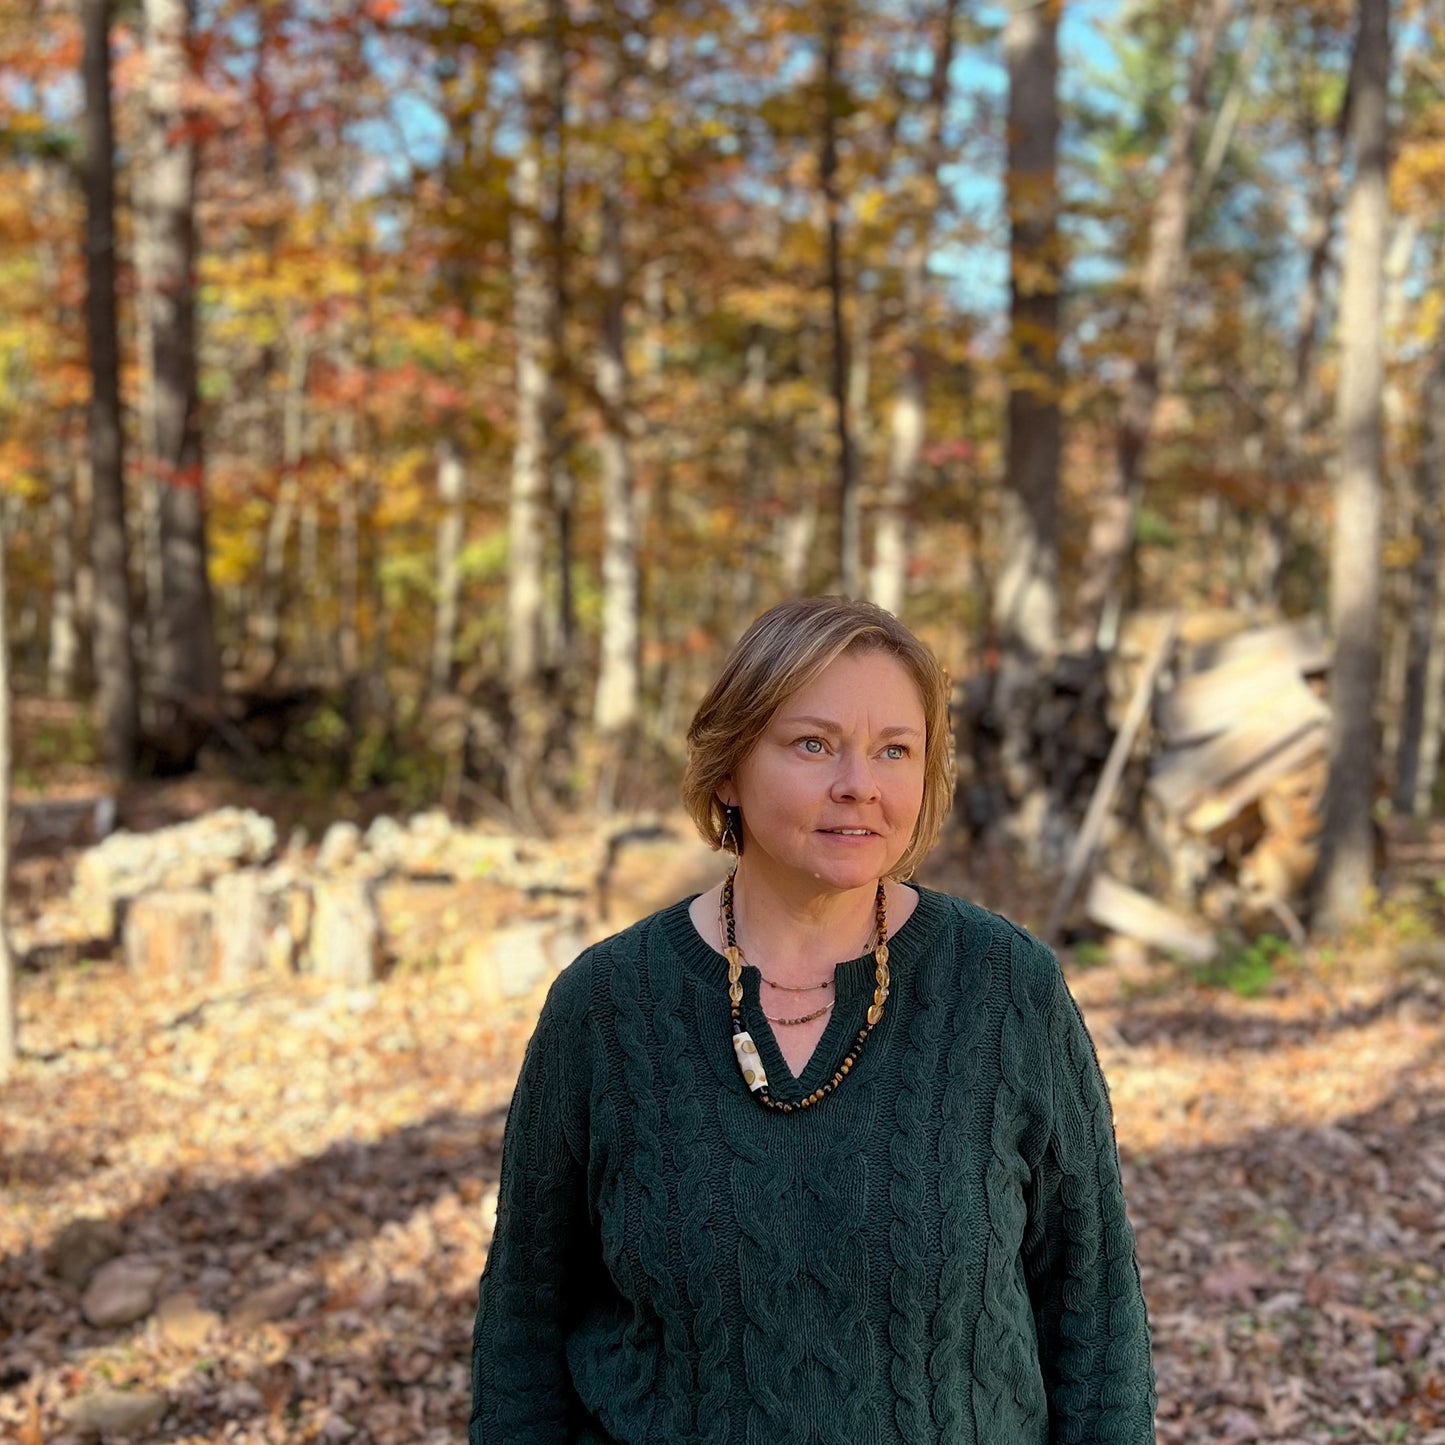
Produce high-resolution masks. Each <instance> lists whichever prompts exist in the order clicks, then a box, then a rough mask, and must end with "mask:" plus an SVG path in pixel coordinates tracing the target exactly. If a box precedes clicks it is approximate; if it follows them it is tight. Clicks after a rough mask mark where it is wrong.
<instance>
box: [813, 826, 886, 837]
mask: <svg viewBox="0 0 1445 1445" xmlns="http://www.w3.org/2000/svg"><path fill="white" fill-rule="evenodd" d="M818 831H819V832H820V833H832V834H833V835H834V836H836V837H839V838H874V837H877V834H876V833H874V831H873V830H872V829H871V828H819V829H818Z"/></svg>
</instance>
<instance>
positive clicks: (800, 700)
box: [776, 651, 925, 732]
mask: <svg viewBox="0 0 1445 1445" xmlns="http://www.w3.org/2000/svg"><path fill="white" fill-rule="evenodd" d="M799 714H807V715H810V716H812V717H813V718H815V719H817V720H822V721H829V722H838V723H840V724H843V723H848V724H851V725H854V726H856V725H860V724H863V725H867V726H869V727H872V728H874V729H878V730H881V729H884V728H889V727H910V728H915V729H917V730H918V731H919V732H922V730H923V726H924V722H925V718H924V710H923V698H922V696H921V695H920V693H919V690H918V684H917V682H915V681H914V678H913V674H912V673H911V672H910V671H909V670H908V668H907V666H906V665H905V664H904V663H903V662H902V661H900V660H899V659H898V658H897V657H894V656H893V655H892V654H891V653H887V652H879V651H869V652H856V653H854V652H845V653H844V654H843V655H842V656H841V657H837V658H834V660H833V661H832V662H830V663H829V664H828V666H827V667H825V668H824V669H823V670H822V672H820V673H819V674H818V676H817V677H815V678H814V679H813V680H812V681H811V682H807V683H804V684H803V686H801V687H799V688H798V689H797V690H796V691H794V692H792V693H791V694H789V696H788V697H786V698H785V699H784V700H783V702H782V705H781V706H780V707H779V708H778V711H777V714H776V718H777V719H778V720H779V721H783V720H786V719H788V718H790V717H795V716H797V715H799Z"/></svg>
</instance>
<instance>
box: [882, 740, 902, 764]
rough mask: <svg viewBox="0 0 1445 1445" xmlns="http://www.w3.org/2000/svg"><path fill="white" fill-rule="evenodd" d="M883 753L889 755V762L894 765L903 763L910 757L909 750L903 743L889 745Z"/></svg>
mask: <svg viewBox="0 0 1445 1445" xmlns="http://www.w3.org/2000/svg"><path fill="white" fill-rule="evenodd" d="M883 751H884V752H885V753H887V754H888V760H889V761H890V762H894V763H901V762H902V761H903V759H904V758H906V757H907V756H908V749H907V748H905V747H904V746H903V744H902V743H889V744H888V746H887V747H886V748H884V749H883Z"/></svg>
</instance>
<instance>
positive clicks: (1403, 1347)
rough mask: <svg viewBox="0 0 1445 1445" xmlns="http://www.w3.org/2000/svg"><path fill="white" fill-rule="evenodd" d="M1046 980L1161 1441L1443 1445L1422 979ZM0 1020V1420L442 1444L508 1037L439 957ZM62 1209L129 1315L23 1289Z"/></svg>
mask: <svg viewBox="0 0 1445 1445" xmlns="http://www.w3.org/2000/svg"><path fill="white" fill-rule="evenodd" d="M1074 982H1075V986H1076V991H1077V992H1078V994H1079V997H1080V1000H1081V1002H1082V1003H1083V1005H1084V1007H1085V1010H1086V1012H1087V1014H1088V1017H1089V1021H1090V1025H1091V1027H1092V1029H1093V1030H1094V1032H1095V1035H1096V1037H1097V1039H1098V1041H1099V1045H1100V1052H1101V1056H1102V1058H1103V1061H1104V1065H1105V1069H1106V1072H1107V1073H1108V1076H1109V1079H1110V1082H1111V1085H1112V1090H1113V1098H1114V1104H1115V1110H1116V1114H1117V1118H1118V1129H1119V1139H1120V1144H1121V1146H1122V1149H1123V1153H1124V1158H1125V1167H1126V1175H1127V1185H1128V1190H1129V1200H1130V1209H1131V1214H1132V1216H1133V1218H1134V1222H1135V1226H1136V1229H1137V1231H1138V1236H1139V1245H1140V1256H1141V1268H1142V1271H1143V1275H1144V1282H1145V1289H1146V1293H1147V1296H1148V1299H1149V1304H1150V1308H1151V1314H1152V1318H1153V1322H1154V1329H1155V1342H1156V1357H1157V1358H1156V1362H1157V1369H1158V1375H1159V1387H1160V1414H1159V1433H1160V1439H1161V1441H1163V1442H1166V1445H1183V1442H1189V1445H1203V1442H1206V1441H1207V1442H1221V1441H1266V1442H1286V1441H1288V1442H1314V1441H1319V1442H1327V1441H1331V1442H1333V1441H1411V1442H1420V1445H1441V1442H1445V987H1442V985H1441V984H1440V982H1439V980H1436V979H1432V978H1428V977H1415V976H1410V975H1404V974H1400V973H1398V972H1393V971H1391V970H1390V969H1388V968H1379V969H1376V970H1375V971H1374V973H1373V975H1372V976H1370V977H1363V978H1362V977H1354V978H1351V979H1348V980H1344V981H1342V980H1340V979H1339V978H1337V977H1336V978H1333V979H1332V980H1330V981H1328V982H1320V981H1318V979H1317V976H1316V973H1314V972H1311V971H1310V970H1308V969H1305V968H1300V969H1298V970H1297V971H1296V972H1295V973H1294V974H1293V975H1291V976H1289V977H1287V978H1285V979H1284V980H1283V981H1282V987H1281V988H1280V989H1279V990H1278V991H1277V993H1276V995H1275V996H1271V997H1268V998H1265V999H1259V1000H1249V1001H1246V1000H1241V999H1237V998H1234V997H1233V996H1232V995H1230V994H1228V993H1225V992H1222V991H1219V990H1206V989H1203V988H1201V987H1199V986H1197V985H1195V984H1191V983H1187V982H1177V981H1176V982H1174V983H1173V984H1171V985H1170V986H1169V987H1168V988H1167V989H1159V988H1150V989H1144V990H1140V989H1139V988H1138V987H1137V980H1133V981H1131V980H1129V979H1126V978H1124V977H1123V976H1121V975H1120V974H1119V973H1117V972H1111V971H1109V970H1108V969H1100V970H1091V971H1088V972H1083V973H1080V974H1078V975H1077V976H1076V977H1075V979H1074ZM22 1028H23V1033H24V1041H25V1046H26V1055H25V1058H24V1059H23V1061H22V1064H21V1066H20V1068H19V1070H18V1072H17V1074H16V1075H15V1077H14V1079H13V1080H12V1082H11V1083H10V1084H9V1085H8V1086H7V1087H6V1089H5V1092H4V1094H3V1096H0V1098H3V1116H0V1128H3V1137H0V1144H3V1149H0V1160H3V1162H0V1183H3V1186H4V1203H5V1208H4V1210H3V1211H0V1298H3V1300H4V1311H3V1315H0V1435H3V1436H5V1437H7V1438H11V1437H13V1438H14V1439H16V1440H17V1441H20V1442H22V1445H39V1442H42V1441H49V1442H55V1441H59V1440H65V1439H75V1438H79V1437H80V1435H82V1434H83V1433H84V1432H85V1430H87V1429H90V1428H92V1427H91V1426H90V1425H88V1424H87V1423H86V1420H85V1419H84V1418H82V1417H81V1416H80V1415H77V1412H76V1402H77V1401H89V1402H90V1403H89V1406H88V1408H91V1409H93V1410H96V1411H103V1410H104V1409H107V1408H125V1407H127V1405H128V1406H129V1408H130V1413H131V1415H132V1416H133V1417H134V1419H135V1420H138V1421H139V1422H140V1423H139V1424H133V1425H128V1426H125V1427H124V1428H126V1429H131V1430H133V1431H134V1432H135V1433H134V1434H133V1436H132V1438H135V1439H151V1440H165V1441H171V1442H178V1445H179V1442H196V1445H199V1442H202V1441H206V1442H210V1441H232V1442H238V1445H240V1442H256V1445H261V1442H266V1445H301V1442H313V1441H318V1442H341V1441H347V1440H351V1441H356V1442H371V1441H375V1442H378V1445H392V1442H398V1445H399V1442H421V1445H431V1442H436V1445H440V1442H441V1441H443V1440H445V1441H448V1442H455V1441H457V1440H459V1439H460V1438H462V1435H463V1433H464V1428H465V1417H466V1412H467V1408H468V1401H469V1382H468V1377H467V1350H468V1334H469V1329H470V1324H471V1314H472V1308H473V1304H474V1299H475V1287H476V1279H477V1276H478V1274H479V1272H480V1270H481V1267H482V1264H483V1262H484V1260H485V1251H486V1246H487V1240H488V1234H489V1228H490V1209H491V1207H492V1206H493V1205H494V1201H495V1194H494V1189H495V1181H496V1170H497V1151H498V1145H499V1141H500V1135H501V1130H502V1127H503V1122H504V1118H505V1109H506V1104H507V1099H508V1095H509V1092H510V1086H511V1079H512V1075H513V1071H514V1069H515V1066H516V1063H517V1060H518V1058H519V1057H520V1047H521V1044H522V1043H523V1042H524V1039H525V1034H526V1032H527V1028H528V1022H527V1021H526V1020H517V1019H507V1020H502V1021H498V1020H496V1019H488V1018H486V1017H484V1016H481V1014H480V1012H479V1010H478V1009H477V1007H476V1005H475V1003H474V1001H473V999H472V997H471V995H470V994H469V993H468V991H467V989H466V985H465V982H464V979H463V978H462V976H461V974H460V973H459V972H458V971H455V970H451V969H444V968H433V969H430V970H427V971H407V970H403V971H400V972H398V973H397V974H395V975H393V976H392V977H391V978H390V979H388V980H387V981H386V982H385V983H383V984H380V985H378V986H376V987H373V988H367V989H346V988H337V987H336V986H334V985H331V986H328V985H325V984H323V983H320V982H318V981H315V980H308V979H295V978H288V979H280V978H277V979H267V980H260V981H257V982H255V983H254V984H252V985H251V986H248V987H246V988H244V989H240V990H233V991H231V992H219V991H214V990H212V991H207V990H205V989H198V988H196V987H193V986H182V985H179V984H177V985H175V986H173V987H152V988H148V990H147V991H145V992H138V991H137V989H136V987H135V986H134V984H133V982H132V980H130V979H129V978H128V977H127V976H126V975H125V973H124V972H123V971H122V970H121V969H120V968H119V967H116V966H112V965H92V966H87V967H82V968H77V967H71V968H68V969H54V970H52V971H51V972H49V973H47V974H44V975H39V976H35V977H32V978H28V979H27V980H26V981H25V986H24V989H23V993H22ZM86 1216H99V1217H104V1218H105V1219H108V1220H110V1221H113V1222H114V1224H115V1225H116V1226H117V1227H118V1234H117V1236H116V1242H115V1245H114V1246H112V1247H115V1248H119V1249H120V1250H121V1251H122V1252H123V1254H124V1255H126V1256H138V1257H141V1258H143V1259H144V1260H146V1261H149V1262H150V1263H152V1264H154V1265H158V1266H159V1267H160V1271H161V1278H160V1280H159V1283H158V1285H157V1287H156V1295H157V1307H156V1308H155V1309H154V1310H153V1311H152V1312H151V1313H150V1314H149V1315H147V1316H146V1317H145V1318H144V1319H142V1320H141V1321H139V1322H137V1323H135V1324H131V1325H127V1326H123V1327H118V1328H117V1327H111V1328H98V1327H96V1326H93V1325H91V1324H89V1323H87V1320H86V1316H85V1314H84V1313H83V1312H82V1307H81V1301H82V1295H83V1291H82V1289H81V1288H80V1287H79V1286H78V1285H77V1284H74V1283H66V1282H65V1281H64V1280H63V1279H62V1278H60V1277H59V1276H58V1275H57V1273H56V1272H55V1267H54V1259H53V1254H52V1251H53V1250H54V1248H55V1246H56V1242H57V1240H58V1238H59V1237H60V1235H61V1232H62V1230H64V1229H65V1227H66V1226H67V1225H69V1224H71V1223H72V1222H73V1221H75V1220H76V1219H79V1218H84V1217H86ZM122 1273H123V1271H122ZM117 1392H118V1393H119V1394H120V1395H122V1396H131V1397H135V1398H133V1399H131V1400H130V1401H126V1400H124V1399H122V1400H121V1401H120V1402H119V1406H117V1401H116V1400H115V1398H114V1396H115V1395H116V1393H117ZM157 1396H159V1397H162V1399H163V1401H164V1402H165V1413H164V1415H163V1417H162V1418H160V1419H158V1420H157V1419H156V1418H155V1417H154V1409H155V1408H158V1405H157V1404H156V1399H155V1397H157ZM148 1410H149V1411H150V1413H149V1414H147V1411H148Z"/></svg>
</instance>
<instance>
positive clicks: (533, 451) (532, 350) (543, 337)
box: [507, 36, 551, 692]
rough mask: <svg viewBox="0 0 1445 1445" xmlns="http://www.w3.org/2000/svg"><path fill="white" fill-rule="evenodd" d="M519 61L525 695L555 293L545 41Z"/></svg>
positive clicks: (532, 670) (538, 593) (541, 592)
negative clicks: (548, 247) (548, 210)
mask: <svg viewBox="0 0 1445 1445" xmlns="http://www.w3.org/2000/svg"><path fill="white" fill-rule="evenodd" d="M517 62H518V71H519V78H520V82H521V89H522V100H523V105H524V108H525V111H526V131H527V133H526V136H525V138H524V141H523V146H522V152H521V155H520V156H519V157H518V159H517V168H516V174H515V188H516V189H515V195H514V197H513V211H512V226H511V239H512V294H513V307H514V326H515V328H516V340H515V349H516V378H517V420H516V440H515V443H514V447H513V452H512V485H511V502H510V510H509V551H508V557H507V675H508V681H509V683H510V685H511V687H512V689H513V691H514V692H524V691H527V690H529V689H531V688H533V687H535V686H536V684H537V682H538V679H539V673H540V670H541V665H542V647H543V632H544V629H543V623H544V609H545V601H546V598H545V587H544V578H543V567H544V564H545V534H544V524H545V519H546V497H547V484H548V456H547V438H546V429H547V421H548V417H549V414H550V411H551V386H550V359H551V358H550V333H551V326H550V306H551V288H550V287H549V285H548V278H547V272H546V265H545V257H544V254H543V253H544V243H543V232H542V203H543V195H544V177H543V173H542V166H543V151H544V147H545V144H546V117H547V114H548V109H549V104H550V101H549V95H548V88H547V50H546V41H545V39H543V38H542V37H540V36H532V37H528V38H526V39H524V40H523V41H522V42H521V44H520V45H519V47H518V57H517Z"/></svg>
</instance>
